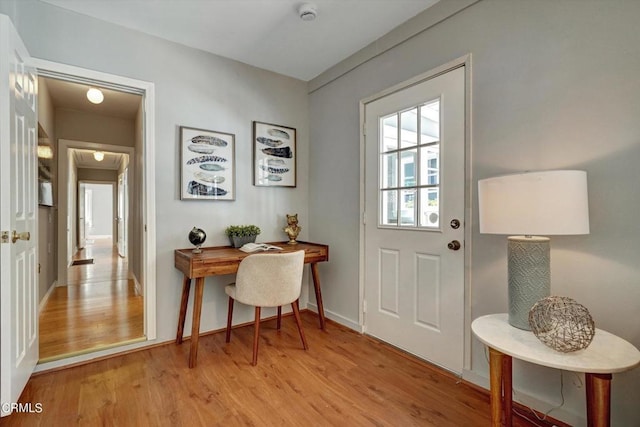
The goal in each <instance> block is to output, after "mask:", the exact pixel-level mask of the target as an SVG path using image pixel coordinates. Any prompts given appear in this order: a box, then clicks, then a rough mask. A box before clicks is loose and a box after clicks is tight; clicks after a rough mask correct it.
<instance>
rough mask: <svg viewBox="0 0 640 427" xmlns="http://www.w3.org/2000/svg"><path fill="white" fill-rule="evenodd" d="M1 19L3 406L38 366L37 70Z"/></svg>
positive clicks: (4, 408) (4, 407)
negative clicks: (27, 62)
mask: <svg viewBox="0 0 640 427" xmlns="http://www.w3.org/2000/svg"><path fill="white" fill-rule="evenodd" d="M27 60H28V53H27V50H26V48H25V47H24V45H23V43H22V41H21V40H20V38H19V36H18V33H17V32H16V30H15V28H14V27H13V24H12V23H11V21H10V20H9V18H8V17H7V16H5V15H0V177H1V179H0V200H2V202H1V203H0V230H2V242H1V243H0V296H1V298H0V320H1V324H2V327H1V328H0V344H1V345H0V360H1V362H0V376H1V377H2V381H1V384H2V385H1V388H0V402H2V403H3V404H2V405H1V413H2V416H4V415H7V414H8V413H9V412H10V411H11V407H10V405H7V404H8V403H12V402H17V401H18V398H19V397H20V394H21V393H22V390H23V389H24V386H25V384H26V383H27V380H28V379H29V377H30V376H31V373H32V372H33V369H34V367H35V365H36V363H37V361H38V280H37V276H36V274H37V264H38V259H37V254H38V251H37V248H38V242H37V236H38V235H37V232H38V224H37V217H38V211H37V209H38V191H37V163H36V146H37V137H38V135H37V124H36V95H37V93H36V92H37V80H36V71H35V69H33V68H31V67H29V66H27V65H26V63H25V61H27Z"/></svg>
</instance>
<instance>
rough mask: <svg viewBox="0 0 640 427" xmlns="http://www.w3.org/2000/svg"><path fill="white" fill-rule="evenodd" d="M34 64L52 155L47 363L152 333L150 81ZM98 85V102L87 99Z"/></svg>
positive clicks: (44, 237)
mask: <svg viewBox="0 0 640 427" xmlns="http://www.w3.org/2000/svg"><path fill="white" fill-rule="evenodd" d="M35 62H36V63H37V65H38V68H39V91H38V96H39V104H40V105H42V106H43V108H41V109H39V117H38V120H39V124H40V128H41V131H42V134H43V136H46V137H45V138H43V142H46V143H47V145H49V146H50V147H51V148H52V151H53V153H54V158H53V160H52V162H51V163H52V165H53V167H52V169H53V170H52V178H51V181H52V187H53V189H54V190H53V193H54V194H53V200H54V203H53V206H52V207H50V210H49V211H48V212H47V213H46V214H45V215H44V217H45V219H46V221H41V222H40V229H41V232H40V239H39V244H40V246H41V248H40V253H43V252H44V253H46V254H47V255H48V256H47V257H40V258H41V259H42V260H43V261H44V262H45V263H46V264H47V265H46V266H45V269H46V270H47V271H48V274H47V275H46V276H45V277H41V276H40V275H39V279H40V280H42V281H43V283H42V284H41V285H40V295H39V298H40V360H39V364H40V366H42V365H43V364H45V366H46V365H47V364H48V365H51V364H50V363H49V362H54V361H60V360H61V359H67V358H70V357H73V356H78V355H82V354H86V353H90V352H94V351H98V350H106V349H110V348H115V347H120V346H124V345H128V344H132V343H136V342H140V341H146V340H150V339H154V338H155V272H154V271H153V270H152V269H151V265H152V260H153V257H154V256H155V249H154V247H155V235H154V224H153V221H149V220H148V219H149V218H153V216H154V207H153V200H154V193H155V192H154V188H153V187H154V184H153V181H154V180H153V162H152V161H150V159H152V153H153V150H152V149H151V148H152V132H150V130H149V129H151V128H152V126H150V124H152V123H153V120H152V118H153V102H152V99H153V85H152V84H150V83H146V82H140V81H135V80H130V79H127V78H122V77H118V76H111V75H106V74H103V73H98V72H93V71H90V70H84V69H77V68H75V67H70V66H66V65H63V64H55V63H50V62H47V61H40V60H36V61H35ZM92 87H99V88H100V89H101V90H102V91H103V93H104V102H103V103H102V104H100V105H94V104H91V103H89V102H87V98H86V93H87V90H88V89H89V88H92ZM43 109H44V111H43ZM134 165H135V167H134ZM150 178H151V179H150ZM130 200H136V201H137V202H136V203H129V201H130ZM42 217H43V216H42V215H40V218H42ZM129 218H133V219H134V220H131V221H129ZM43 222H44V224H43ZM115 351H117V349H116V350H114V352H115ZM76 360H77V358H76ZM60 363H62V364H64V361H62V362H56V365H55V366H62V365H60Z"/></svg>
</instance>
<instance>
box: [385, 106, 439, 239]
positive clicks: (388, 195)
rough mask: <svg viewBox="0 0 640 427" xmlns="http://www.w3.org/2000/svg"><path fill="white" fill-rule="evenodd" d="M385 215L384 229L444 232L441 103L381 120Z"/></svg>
mask: <svg viewBox="0 0 640 427" xmlns="http://www.w3.org/2000/svg"><path fill="white" fill-rule="evenodd" d="M379 124H380V144H379V147H380V170H379V177H380V197H379V200H380V213H379V220H378V223H379V225H380V226H385V227H411V228H424V229H438V228H439V227H440V197H441V194H440V176H441V170H440V99H435V100H431V101H428V102H425V103H424V104H420V105H417V106H415V107H412V108H409V109H405V110H402V111H397V112H396V113H394V114H389V115H387V116H385V117H382V118H380V122H379Z"/></svg>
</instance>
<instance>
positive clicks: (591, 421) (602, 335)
mask: <svg viewBox="0 0 640 427" xmlns="http://www.w3.org/2000/svg"><path fill="white" fill-rule="evenodd" d="M471 329H472V330H473V333H474V334H475V336H476V337H478V339H479V340H480V341H481V342H482V343H483V344H485V345H487V347H489V376H490V377H491V380H490V386H491V425H492V426H493V427H500V426H501V425H502V424H501V421H500V419H501V417H502V415H504V425H505V426H507V427H511V410H512V401H511V394H512V390H513V388H512V377H511V370H512V358H513V357H515V358H517V359H520V360H526V361H527V362H530V363H535V364H537V365H542V366H548V367H550V368H556V369H563V370H567V371H573V372H584V374H585V382H586V397H587V426H588V427H609V426H610V425H611V417H610V411H611V377H612V375H611V374H613V373H616V372H623V371H626V370H629V369H633V368H634V367H635V366H638V364H640V351H638V349H637V348H635V347H634V346H633V345H632V344H631V343H629V342H627V341H625V340H623V339H622V338H619V337H617V336H615V335H613V334H610V333H609V332H606V331H603V330H600V329H596V333H595V335H594V337H593V341H591V344H589V346H588V347H587V348H585V349H582V350H578V351H574V352H571V353H561V352H558V351H555V350H553V349H551V348H549V347H547V346H546V345H544V344H543V343H542V342H541V341H540V340H539V339H538V338H536V336H535V335H534V334H533V332H530V331H524V330H522V329H518V328H514V327H513V326H511V325H510V324H509V322H508V315H507V314H491V315H488V316H482V317H479V318H477V319H475V320H474V321H473V323H471ZM503 412H504V414H503Z"/></svg>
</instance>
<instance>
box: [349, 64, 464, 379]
mask: <svg viewBox="0 0 640 427" xmlns="http://www.w3.org/2000/svg"><path fill="white" fill-rule="evenodd" d="M460 67H464V68H465V117H464V122H465V141H464V150H465V176H464V181H465V184H464V186H465V189H464V191H465V206H464V226H465V245H464V302H463V304H464V307H463V312H464V322H463V328H464V331H463V353H464V354H463V362H462V367H463V369H469V368H470V366H471V248H472V246H471V236H472V235H473V233H472V224H473V222H472V219H473V207H472V206H473V204H472V196H473V191H472V187H473V186H472V176H473V175H472V171H471V164H472V163H471V145H472V144H471V104H472V102H471V54H467V55H464V56H461V57H459V58H456V59H454V60H452V61H450V62H448V63H446V64H444V65H441V66H439V67H436V68H434V69H431V70H429V71H427V72H425V73H422V74H420V75H418V76H415V77H413V78H411V79H408V80H405V81H404V82H402V83H399V84H396V85H394V86H392V87H390V88H387V89H385V90H383V91H380V92H378V93H376V94H374V95H371V96H369V97H367V98H364V99H362V100H361V101H360V123H359V126H360V217H361V221H360V248H359V250H360V261H359V262H360V265H359V269H358V275H359V279H358V281H359V291H358V307H359V311H358V313H359V315H358V323H359V324H360V325H361V326H360V328H361V330H362V332H363V333H366V326H365V322H364V316H365V313H364V287H365V283H364V277H365V271H364V270H365V267H364V265H365V259H364V252H365V241H364V235H365V224H364V222H365V220H366V217H365V215H366V212H365V179H366V177H365V142H366V138H365V133H364V130H365V121H366V105H367V104H369V103H371V102H374V101H376V100H378V99H380V98H384V97H385V96H388V95H391V94H393V93H395V92H399V91H402V90H404V89H407V88H409V87H411V86H415V85H417V84H420V83H422V82H424V81H425V80H429V79H433V78H435V77H437V76H439V75H441V74H444V73H447V72H449V71H451V70H454V69H456V68H460ZM368 217H369V220H370V221H377V217H376V214H375V213H369V215H368Z"/></svg>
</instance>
